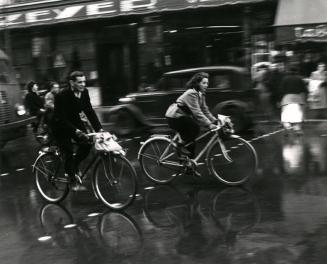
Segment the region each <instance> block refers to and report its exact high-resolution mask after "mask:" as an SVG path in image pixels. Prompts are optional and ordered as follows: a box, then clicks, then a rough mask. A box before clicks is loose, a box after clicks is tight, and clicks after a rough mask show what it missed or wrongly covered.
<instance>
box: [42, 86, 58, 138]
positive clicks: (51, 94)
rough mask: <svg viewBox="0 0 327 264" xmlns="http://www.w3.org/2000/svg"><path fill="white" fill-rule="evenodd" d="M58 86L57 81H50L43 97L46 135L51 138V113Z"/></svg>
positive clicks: (52, 113) (52, 112)
mask: <svg viewBox="0 0 327 264" xmlns="http://www.w3.org/2000/svg"><path fill="white" fill-rule="evenodd" d="M59 91H60V86H59V84H58V83H57V82H54V81H51V82H49V85H48V93H47V94H46V95H45V97H44V108H45V110H46V112H45V115H44V124H45V125H46V130H47V133H48V136H49V137H51V140H52V138H53V135H52V129H51V128H52V126H53V124H52V123H53V115H54V100H55V96H56V95H57V94H58V93H59Z"/></svg>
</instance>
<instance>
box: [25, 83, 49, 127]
mask: <svg viewBox="0 0 327 264" xmlns="http://www.w3.org/2000/svg"><path fill="white" fill-rule="evenodd" d="M26 88H27V94H26V96H25V99H24V103H25V107H26V109H27V110H28V111H29V114H30V115H31V116H35V117H36V121H35V122H33V123H32V127H33V132H34V133H36V131H37V129H38V127H39V125H40V123H41V122H42V117H43V113H44V112H45V109H44V105H43V100H42V98H41V97H40V96H39V94H38V88H39V87H38V85H37V83H36V82H34V81H30V82H29V83H28V84H27V86H26Z"/></svg>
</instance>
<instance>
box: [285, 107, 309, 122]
mask: <svg viewBox="0 0 327 264" xmlns="http://www.w3.org/2000/svg"><path fill="white" fill-rule="evenodd" d="M303 119H304V113H303V106H302V105H300V104H296V103H291V104H287V105H283V106H282V113H281V121H282V123H301V122H303Z"/></svg>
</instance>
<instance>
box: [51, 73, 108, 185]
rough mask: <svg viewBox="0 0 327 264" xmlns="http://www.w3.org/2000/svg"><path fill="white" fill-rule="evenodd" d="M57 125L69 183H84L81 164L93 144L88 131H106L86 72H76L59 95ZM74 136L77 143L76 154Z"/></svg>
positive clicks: (55, 119) (55, 106)
mask: <svg viewBox="0 0 327 264" xmlns="http://www.w3.org/2000/svg"><path fill="white" fill-rule="evenodd" d="M54 124H55V125H54V127H53V133H54V136H55V140H56V142H57V143H58V146H59V148H60V149H61V151H62V153H63V154H64V167H65V172H66V173H65V179H64V180H66V181H67V182H69V183H74V182H77V183H78V182H81V179H80V174H81V173H80V171H79V169H78V166H79V164H80V162H81V161H82V160H84V159H85V158H86V157H87V156H88V154H89V152H90V150H91V147H92V145H91V144H90V142H89V140H88V136H87V133H90V132H93V131H96V132H102V131H103V129H102V126H101V124H100V121H99V119H98V117H97V115H96V113H95V111H94V109H93V107H92V105H91V102H90V96H89V92H88V90H87V88H86V77H85V75H84V73H83V72H80V71H74V72H72V73H71V74H70V76H69V83H68V87H67V88H65V89H63V90H61V91H60V92H59V93H58V94H57V95H56V96H55V100H54ZM72 139H73V140H74V141H75V142H76V145H77V151H76V155H73V143H72ZM77 186H78V185H77Z"/></svg>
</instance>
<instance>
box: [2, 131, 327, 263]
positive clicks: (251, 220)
mask: <svg viewBox="0 0 327 264" xmlns="http://www.w3.org/2000/svg"><path fill="white" fill-rule="evenodd" d="M265 129H266V130H265V134H261V135H256V136H255V137H252V138H250V139H252V143H253V144H254V146H255V148H256V150H257V152H258V154H259V159H260V160H259V169H258V171H257V174H256V175H255V178H254V179H253V180H252V181H251V183H250V184H247V185H245V186H244V187H243V188H239V187H227V186H224V185H222V184H220V183H218V182H217V181H211V180H210V179H209V178H204V179H202V180H201V181H199V180H197V179H193V178H187V177H185V178H182V179H181V180H180V181H176V182H174V183H173V184H172V185H164V186H160V185H159V186H155V185H152V184H151V183H150V182H149V181H147V180H146V179H145V178H144V177H143V176H142V175H140V174H139V175H138V177H139V180H140V186H139V196H138V197H137V199H136V201H135V202H134V204H133V205H132V206H131V207H129V208H128V209H127V210H126V211H124V212H113V211H108V210H107V209H106V208H105V207H104V206H103V205H102V204H101V202H99V201H97V200H96V198H95V197H94V196H93V195H92V192H91V191H88V192H79V193H71V194H70V195H69V197H68V198H67V199H66V200H65V201H64V202H63V203H62V204H61V205H56V204H46V203H45V202H44V201H43V200H42V199H41V197H40V195H39V194H38V192H37V190H36V187H35V183H34V178H33V175H32V173H31V168H30V167H29V166H30V164H31V162H32V161H33V159H35V157H36V155H37V145H35V144H34V143H33V142H29V141H26V142H24V141H21V142H19V144H17V145H12V146H10V145H9V147H8V148H6V149H4V150H3V151H1V152H0V164H1V174H5V173H7V174H6V175H3V176H1V177H0V191H1V196H0V208H1V212H2V214H1V218H0V226H1V229H0V237H1V238H2V239H1V242H0V249H1V250H0V260H1V264H7V263H8V264H13V263H24V264H29V263H31V264H34V263H107V262H110V263H166V262H167V263H217V262H218V263H242V264H243V263H260V264H265V263H267V264H268V263H269V264H270V263H296V264H298V263H300V264H301V263H303V264H307V263H310V264H311V263H325V260H326V259H327V258H326V257H327V256H326V254H327V253H326V252H327V250H326V248H327V247H326V245H327V233H326V227H327V178H326V153H327V152H326V151H327V138H326V137H324V136H321V135H323V131H322V129H317V128H315V127H313V128H312V127H311V128H310V129H308V128H307V129H306V130H305V135H304V136H303V137H287V136H285V135H284V133H283V131H279V132H278V133H275V132H276V131H278V128H271V129H270V130H269V129H268V128H267V127H266V128H265ZM324 133H325V132H324ZM265 135H268V136H265ZM126 144H129V145H126V146H127V147H128V148H129V155H130V156H135V153H136V152H137V149H138V142H137V143H136V142H134V141H129V142H128V143H126ZM133 164H135V165H136V166H137V160H133Z"/></svg>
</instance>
